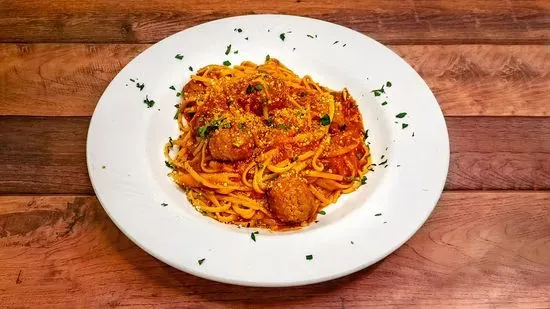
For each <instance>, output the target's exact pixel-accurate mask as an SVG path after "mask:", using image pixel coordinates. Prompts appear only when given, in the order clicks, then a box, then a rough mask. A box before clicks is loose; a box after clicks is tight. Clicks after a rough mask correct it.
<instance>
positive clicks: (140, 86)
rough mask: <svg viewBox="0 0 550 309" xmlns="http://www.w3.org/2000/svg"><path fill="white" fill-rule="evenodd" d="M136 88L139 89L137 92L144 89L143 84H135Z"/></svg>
mask: <svg viewBox="0 0 550 309" xmlns="http://www.w3.org/2000/svg"><path fill="white" fill-rule="evenodd" d="M136 88H139V91H142V90H143V88H145V84H140V83H136Z"/></svg>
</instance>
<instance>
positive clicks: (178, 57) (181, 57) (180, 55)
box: [175, 54, 183, 60]
mask: <svg viewBox="0 0 550 309" xmlns="http://www.w3.org/2000/svg"><path fill="white" fill-rule="evenodd" d="M175 58H176V59H178V60H182V59H183V55H182V54H177V55H176V57H175Z"/></svg>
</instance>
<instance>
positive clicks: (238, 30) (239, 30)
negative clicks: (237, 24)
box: [233, 28, 243, 33]
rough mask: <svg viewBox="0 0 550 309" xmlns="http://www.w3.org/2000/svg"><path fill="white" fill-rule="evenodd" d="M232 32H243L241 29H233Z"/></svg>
mask: <svg viewBox="0 0 550 309" xmlns="http://www.w3.org/2000/svg"><path fill="white" fill-rule="evenodd" d="M233 31H237V32H238V33H241V32H243V29H241V28H235V29H233Z"/></svg>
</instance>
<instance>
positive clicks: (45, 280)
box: [0, 192, 550, 308]
mask: <svg viewBox="0 0 550 309" xmlns="http://www.w3.org/2000/svg"><path fill="white" fill-rule="evenodd" d="M549 212H550V192H446V193H444V194H443V196H442V198H441V200H440V202H439V204H438V206H437V207H436V209H435V211H434V213H433V214H432V215H431V217H430V218H429V220H428V221H427V223H426V224H425V225H424V226H423V227H422V228H421V229H420V231H419V232H418V233H416V235H415V236H414V237H413V238H412V239H411V240H409V241H408V242H407V243H406V244H405V245H404V246H402V247H401V248H400V249H398V250H397V251H396V252H394V253H393V254H391V255H390V256H389V257H387V258H386V259H384V260H383V261H381V262H379V263H377V264H376V265H374V266H372V267H370V268H367V269H366V270H363V271H360V272H358V273H355V274H353V275H350V276H347V277H344V278H341V279H337V280H333V281H329V282H325V283H320V284H315V285H310V286H303V287H293V288H277V289H272V288H271V289H265V288H247V287H238V286H232V285H227V284H220V283H215V282H211V281H207V280H204V279H199V278H197V277H194V276H191V275H188V274H185V273H183V272H180V271H178V270H176V269H173V268H171V267H169V266H167V265H165V264H163V263H161V262H160V261H158V260H156V259H154V258H153V257H151V256H150V255H148V254H147V253H145V252H144V251H142V250H141V249H139V248H138V247H137V246H135V245H134V244H133V243H132V242H131V241H130V240H129V239H128V238H127V237H126V236H124V235H123V234H122V233H121V232H120V231H119V230H118V229H117V228H116V227H115V226H114V224H113V223H112V222H111V221H110V220H109V218H108V217H107V215H106V214H105V212H104V211H103V210H102V208H101V206H100V205H99V203H98V201H97V200H96V198H95V197H92V196H2V197H0V248H1V250H0V291H1V293H0V303H1V304H3V305H6V306H8V307H25V308H36V307H39V308H54V307H55V308H59V307H63V308H75V307H93V308H107V307H119V306H120V307H122V306H125V307H140V308H142V307H147V308H153V307H154V308H168V307H169V308H174V307H178V308H181V307H185V308H190V307H192V308H226V307H239V308H258V307H266V306H269V307H270V308H303V307H304V306H308V307H312V308H395V307H399V308H458V307H460V308H518V307H523V308H548V307H549V306H550V297H549V295H548V290H549V289H550V277H549V276H548V273H550V246H549V244H550V221H549V220H548V213H549ZM388 224H391V219H388Z"/></svg>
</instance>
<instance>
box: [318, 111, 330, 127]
mask: <svg viewBox="0 0 550 309" xmlns="http://www.w3.org/2000/svg"><path fill="white" fill-rule="evenodd" d="M319 121H320V122H321V125H323V126H328V125H329V124H330V117H329V115H328V114H324V115H323V117H321V119H319Z"/></svg>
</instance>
